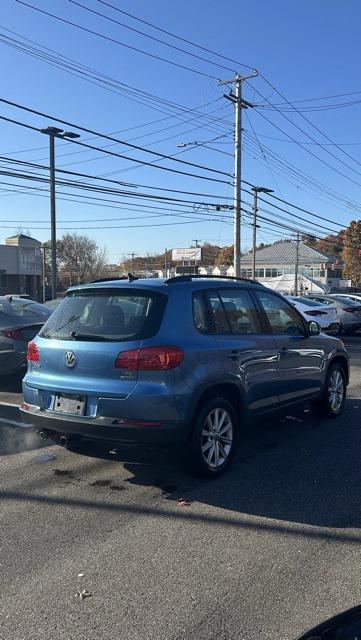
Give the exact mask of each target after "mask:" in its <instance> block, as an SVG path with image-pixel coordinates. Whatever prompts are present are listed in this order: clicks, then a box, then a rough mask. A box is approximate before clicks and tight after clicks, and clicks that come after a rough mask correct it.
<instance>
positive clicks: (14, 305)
mask: <svg viewBox="0 0 361 640" xmlns="http://www.w3.org/2000/svg"><path fill="white" fill-rule="evenodd" d="M50 313H51V312H50V310H49V309H47V308H46V307H45V306H44V305H42V304H39V303H37V302H32V301H29V300H26V299H23V298H16V299H15V298H14V299H13V300H7V299H3V300H0V320H3V319H5V316H7V318H8V319H12V320H16V321H17V320H19V319H23V320H25V321H26V322H45V320H46V319H47V318H49V316H50Z"/></svg>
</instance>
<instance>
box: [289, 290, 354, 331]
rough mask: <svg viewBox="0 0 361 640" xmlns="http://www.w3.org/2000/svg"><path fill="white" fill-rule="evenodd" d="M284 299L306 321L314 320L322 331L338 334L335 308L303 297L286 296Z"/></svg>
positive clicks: (338, 327)
mask: <svg viewBox="0 0 361 640" xmlns="http://www.w3.org/2000/svg"><path fill="white" fill-rule="evenodd" d="M286 298H287V300H288V301H289V302H290V303H291V304H293V306H294V307H296V309H297V310H298V311H300V313H302V315H303V316H304V318H305V319H306V320H307V321H309V320H316V322H318V324H319V325H320V327H321V329H322V331H330V332H332V333H336V334H337V333H339V332H340V330H341V325H340V322H339V321H338V318H337V309H336V306H332V305H326V304H322V303H321V302H316V300H310V298H306V297H304V296H286Z"/></svg>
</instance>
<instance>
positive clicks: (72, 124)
mask: <svg viewBox="0 0 361 640" xmlns="http://www.w3.org/2000/svg"><path fill="white" fill-rule="evenodd" d="M16 2H20V0H16ZM0 102H2V103H3V104H7V105H9V106H11V107H15V108H17V109H21V110H22V111H26V112H27V113H33V114H35V115H37V116H41V117H42V118H47V119H50V120H55V121H56V122H60V123H61V124H64V125H66V126H67V127H74V128H75V129H78V130H79V131H85V133H90V134H91V135H95V136H98V137H100V138H104V139H105V140H111V141H112V142H117V143H119V144H122V145H124V146H126V147H129V148H131V149H135V150H137V151H143V152H145V153H149V154H151V155H153V156H158V157H159V158H162V159H163V160H173V162H177V163H179V164H183V165H187V166H189V167H195V168H197V169H203V170H206V171H210V172H212V173H219V174H221V175H224V176H230V177H232V174H229V173H227V172H225V171H220V170H218V169H213V168H212V167H206V166H204V165H201V164H196V163H194V162H187V161H186V160H179V159H178V158H177V159H176V158H172V157H171V156H168V155H166V154H163V153H158V152H156V151H152V150H151V149H146V148H145V147H141V146H139V145H135V144H132V143H130V142H125V141H123V140H118V139H117V138H114V137H113V136H109V135H108V134H106V133H100V132H99V131H94V130H93V129H89V128H88V127H82V126H81V125H77V124H74V123H72V122H69V121H67V120H62V119H61V118H57V117H56V116H53V115H49V114H48V113H43V112H42V111H38V110H37V109H32V108H30V107H26V106H24V105H21V104H19V103H17V102H13V101H11V100H6V99H5V98H0ZM39 131H40V129H39ZM69 140H70V141H71V142H72V143H76V144H80V145H81V146H87V147H89V148H90V149H91V148H94V149H96V150H97V151H99V150H101V151H103V150H102V149H101V148H99V147H92V146H91V145H87V144H85V143H84V142H79V141H78V140H76V141H75V140H74V139H69ZM107 153H111V152H107ZM116 155H119V154H116ZM119 157H121V158H126V159H127V160H131V161H132V162H134V161H135V162H136V160H134V159H133V158H129V157H126V156H121V155H120V156H119ZM142 164H146V163H145V162H142ZM161 168H162V169H166V167H161ZM193 177H194V176H193ZM196 177H201V176H196Z"/></svg>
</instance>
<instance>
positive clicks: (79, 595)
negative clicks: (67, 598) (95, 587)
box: [75, 589, 92, 600]
mask: <svg viewBox="0 0 361 640" xmlns="http://www.w3.org/2000/svg"><path fill="white" fill-rule="evenodd" d="M91 595H92V594H91V593H90V591H88V589H82V590H81V591H77V592H76V594H75V597H76V598H80V600H85V598H90V597H91Z"/></svg>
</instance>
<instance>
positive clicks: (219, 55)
mask: <svg viewBox="0 0 361 640" xmlns="http://www.w3.org/2000/svg"><path fill="white" fill-rule="evenodd" d="M98 2H100V4H103V5H105V6H107V7H110V8H112V9H114V11H118V12H119V13H123V14H124V15H126V16H128V17H129V18H132V19H133V20H136V21H137V22H141V23H143V24H146V25H147V26H148V27H152V29H156V30H157V31H160V32H162V33H165V34H167V35H168V36H171V37H172V38H176V39H177V40H180V41H182V42H185V43H187V44H190V45H191V46H192V47H196V48H197V49H201V50H202V51H206V52H207V53H211V54H212V55H213V56H217V57H218V58H222V59H223V60H228V62H233V63H234V64H236V65H240V66H242V67H246V69H250V70H251V71H255V69H254V67H250V66H249V65H248V64H244V63H242V62H237V60H233V59H232V58H227V56H224V55H222V54H220V53H217V52H215V51H212V49H208V48H207V47H203V46H201V45H200V44H197V43H195V42H192V41H191V40H187V39H186V38H183V37H181V36H178V35H176V34H175V33H171V32H170V31H167V30H166V29H162V28H161V27H158V26H156V25H154V24H152V23H151V22H147V21H146V20H144V19H141V18H138V17H136V16H135V15H134V14H131V13H129V11H124V9H120V8H119V7H115V6H114V5H113V4H110V3H109V2H105V1H104V0H98Z"/></svg>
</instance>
